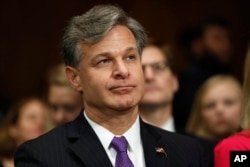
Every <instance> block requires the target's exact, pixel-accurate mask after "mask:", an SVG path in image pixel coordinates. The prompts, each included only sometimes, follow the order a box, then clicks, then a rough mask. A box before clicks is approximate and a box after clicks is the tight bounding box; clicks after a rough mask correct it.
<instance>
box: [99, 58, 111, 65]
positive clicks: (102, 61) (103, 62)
mask: <svg viewBox="0 0 250 167" xmlns="http://www.w3.org/2000/svg"><path fill="white" fill-rule="evenodd" d="M109 62H110V60H109V59H103V60H101V61H99V62H98V64H107V63H109Z"/></svg>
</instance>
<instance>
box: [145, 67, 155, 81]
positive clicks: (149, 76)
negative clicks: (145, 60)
mask: <svg viewBox="0 0 250 167" xmlns="http://www.w3.org/2000/svg"><path fill="white" fill-rule="evenodd" d="M143 72H144V78H145V81H150V80H152V79H153V78H154V71H153V69H152V68H151V67H150V66H144V68H143Z"/></svg>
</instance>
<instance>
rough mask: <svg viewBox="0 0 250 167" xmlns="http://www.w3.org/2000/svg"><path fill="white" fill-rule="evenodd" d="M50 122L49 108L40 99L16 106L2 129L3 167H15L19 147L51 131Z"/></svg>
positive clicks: (0, 140)
mask: <svg viewBox="0 0 250 167" xmlns="http://www.w3.org/2000/svg"><path fill="white" fill-rule="evenodd" d="M50 121H51V120H50V118H49V107H48V106H47V105H46V104H45V103H44V102H43V101H42V100H40V99H39V98H36V97H31V98H26V99H22V100H20V101H19V102H18V103H17V104H16V105H14V106H13V107H12V108H11V109H10V110H9V111H8V112H7V115H6V117H5V119H4V122H3V123H2V124H1V127H0V161H1V165H2V166H3V167H14V161H13V156H14V152H15V150H16V149H17V147H18V146H19V145H20V144H22V143H24V142H25V141H27V140H30V139H34V138H36V137H38V136H40V135H42V134H44V133H45V132H47V131H48V130H50V129H51V128H52V127H51V122H50ZM1 165H0V166H1Z"/></svg>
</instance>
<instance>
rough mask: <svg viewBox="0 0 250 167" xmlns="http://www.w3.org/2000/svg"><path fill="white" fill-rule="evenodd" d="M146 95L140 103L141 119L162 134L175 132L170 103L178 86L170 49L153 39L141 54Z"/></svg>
mask: <svg viewBox="0 0 250 167" xmlns="http://www.w3.org/2000/svg"><path fill="white" fill-rule="evenodd" d="M142 67H143V72H144V78H145V92H144V96H143V99H142V100H141V102H140V103H139V112H140V115H141V117H142V119H143V120H144V121H146V122H148V123H150V124H153V125H155V126H158V127H161V128H163V129H165V130H168V131H172V132H175V131H176V128H175V124H174V118H173V113H172V101H173V98H174V94H175V92H176V91H177V90H178V87H179V84H178V80H177V77H176V75H175V74H174V72H173V62H172V55H171V53H170V50H169V47H168V46H167V45H166V44H164V43H162V42H160V41H156V40H153V39H149V40H148V44H147V45H146V47H145V48H144V50H143V52H142Z"/></svg>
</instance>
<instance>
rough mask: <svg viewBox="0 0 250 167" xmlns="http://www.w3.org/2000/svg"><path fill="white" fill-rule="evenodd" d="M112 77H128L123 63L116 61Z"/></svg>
mask: <svg viewBox="0 0 250 167" xmlns="http://www.w3.org/2000/svg"><path fill="white" fill-rule="evenodd" d="M113 76H114V77H115V78H116V79H125V78H127V77H128V76H129V68H128V66H127V65H126V63H125V62H123V61H117V62H116V63H115V64H114V69H113Z"/></svg>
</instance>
